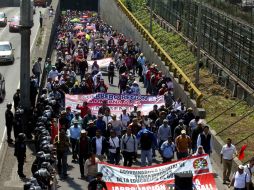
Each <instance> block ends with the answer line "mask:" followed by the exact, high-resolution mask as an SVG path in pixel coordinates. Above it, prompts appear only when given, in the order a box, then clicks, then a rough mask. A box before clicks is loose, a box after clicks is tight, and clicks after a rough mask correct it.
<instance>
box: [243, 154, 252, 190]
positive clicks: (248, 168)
mask: <svg viewBox="0 0 254 190" xmlns="http://www.w3.org/2000/svg"><path fill="white" fill-rule="evenodd" d="M244 172H246V173H247V174H248V175H249V176H250V178H251V179H252V176H253V174H254V157H252V158H251V159H250V160H249V163H248V164H247V165H245V166H244ZM249 186H250V187H249V190H253V189H254V185H253V182H252V180H250V183H249Z"/></svg>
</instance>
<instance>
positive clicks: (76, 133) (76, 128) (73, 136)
mask: <svg viewBox="0 0 254 190" xmlns="http://www.w3.org/2000/svg"><path fill="white" fill-rule="evenodd" d="M67 133H68V136H69V137H70V142H71V149H72V162H76V161H77V160H76V159H77V145H78V140H79V138H80V133H81V126H80V125H79V123H78V122H77V121H75V122H74V123H73V125H72V126H71V127H70V128H69V129H68V131H67Z"/></svg>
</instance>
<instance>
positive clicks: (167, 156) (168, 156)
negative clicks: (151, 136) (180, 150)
mask: <svg viewBox="0 0 254 190" xmlns="http://www.w3.org/2000/svg"><path fill="white" fill-rule="evenodd" d="M160 150H161V154H162V158H163V161H162V162H163V163H165V162H170V161H171V160H172V159H173V158H174V153H175V144H174V143H173V140H172V137H171V136H169V137H168V140H167V141H164V142H163V143H162V145H161V146H160Z"/></svg>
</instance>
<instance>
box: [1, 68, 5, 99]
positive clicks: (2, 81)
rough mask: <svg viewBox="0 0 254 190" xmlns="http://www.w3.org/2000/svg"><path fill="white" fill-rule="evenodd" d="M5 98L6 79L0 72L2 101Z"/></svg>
mask: <svg viewBox="0 0 254 190" xmlns="http://www.w3.org/2000/svg"><path fill="white" fill-rule="evenodd" d="M4 98H5V79H4V76H3V75H2V74H1V73H0V102H3V100H4Z"/></svg>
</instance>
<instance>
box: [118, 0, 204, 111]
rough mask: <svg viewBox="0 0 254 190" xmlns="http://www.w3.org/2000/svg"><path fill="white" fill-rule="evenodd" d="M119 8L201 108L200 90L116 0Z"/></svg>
mask: <svg viewBox="0 0 254 190" xmlns="http://www.w3.org/2000/svg"><path fill="white" fill-rule="evenodd" d="M116 2H117V3H118V5H119V7H120V8H121V9H122V11H123V12H124V13H125V14H126V16H127V17H128V18H129V19H130V21H131V22H132V23H133V25H134V26H135V27H136V28H137V29H138V31H139V32H140V33H141V34H142V35H143V37H144V38H145V39H146V40H147V41H148V42H149V44H150V45H151V46H152V48H153V49H154V50H155V52H156V53H157V54H158V55H159V56H160V57H161V59H162V61H164V62H165V63H166V65H167V66H168V67H169V70H170V71H172V72H173V75H174V77H177V78H178V81H179V83H180V84H183V85H184V90H185V91H188V92H189V93H190V97H191V99H194V98H195V99H196V104H197V107H198V108H201V107H202V106H201V99H202V97H203V94H202V93H201V92H200V90H199V89H198V88H197V87H196V86H195V85H194V84H193V83H192V82H191V80H190V79H189V77H187V76H186V74H185V73H184V72H183V71H182V69H181V68H180V67H179V66H178V65H177V64H176V63H175V61H174V60H173V59H172V58H171V57H170V56H169V55H168V54H167V52H166V51H165V50H164V49H163V48H162V47H161V46H160V44H158V42H157V41H156V40H155V39H154V37H153V36H152V35H151V34H150V33H149V32H148V30H147V29H146V28H145V27H144V26H143V25H142V24H141V23H140V22H139V21H138V20H137V19H136V18H135V16H134V15H133V14H132V13H131V12H130V11H129V10H128V9H127V7H126V6H125V5H124V4H123V3H122V2H121V0H116Z"/></svg>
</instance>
